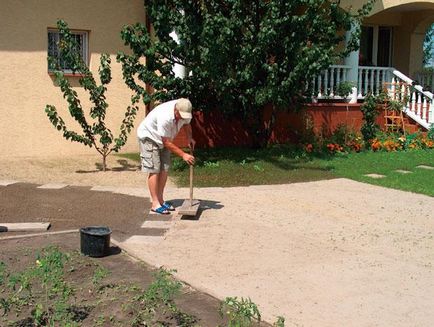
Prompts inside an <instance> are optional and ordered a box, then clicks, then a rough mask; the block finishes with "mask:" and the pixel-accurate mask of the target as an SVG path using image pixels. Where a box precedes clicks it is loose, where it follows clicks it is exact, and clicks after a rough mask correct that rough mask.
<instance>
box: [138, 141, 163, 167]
mask: <svg viewBox="0 0 434 327" xmlns="http://www.w3.org/2000/svg"><path fill="white" fill-rule="evenodd" d="M138 141H139V148H140V162H141V165H142V171H143V172H145V173H152V174H158V173H159V172H160V171H162V170H164V171H169V168H170V151H169V150H168V149H166V148H162V149H160V148H159V147H158V145H157V144H156V143H155V142H154V141H152V140H150V139H148V138H146V139H144V140H141V139H139V140H138Z"/></svg>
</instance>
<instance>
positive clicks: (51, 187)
mask: <svg viewBox="0 0 434 327" xmlns="http://www.w3.org/2000/svg"><path fill="white" fill-rule="evenodd" d="M67 186H68V184H61V183H48V184H44V185H41V186H38V187H37V188H41V189H49V190H60V189H62V188H65V187H67Z"/></svg>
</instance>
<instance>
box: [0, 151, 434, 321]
mask: <svg viewBox="0 0 434 327" xmlns="http://www.w3.org/2000/svg"><path fill="white" fill-rule="evenodd" d="M90 158H91V157H89V158H87V159H83V158H74V160H71V161H70V162H63V161H56V162H57V163H56V162H50V161H49V160H45V159H44V160H40V161H34V160H33V161H31V160H25V161H23V163H21V164H19V163H20V161H19V160H18V161H14V159H3V160H1V158H0V179H19V180H21V181H30V182H43V181H44V182H59V183H73V184H76V185H112V186H116V187H118V188H119V192H125V193H129V194H136V195H138V196H145V195H146V192H145V191H144V190H143V185H144V183H145V177H144V176H143V175H142V174H141V173H140V172H138V171H137V169H136V167H135V166H136V165H135V164H134V163H130V162H122V163H119V162H117V161H116V160H119V159H115V161H114V162H113V161H112V162H111V164H112V165H114V166H116V167H124V169H123V170H122V169H119V170H116V169H115V170H114V171H111V172H109V173H101V172H97V171H96V170H95V165H94V163H95V158H97V157H93V159H90ZM8 160H9V163H8ZM80 160H81V161H80ZM62 164H63V168H62ZM8 165H9V166H10V167H8ZM15 165H17V166H15ZM16 167H18V168H17V169H15V168H16ZM41 167H42V168H41ZM59 167H60V168H59ZM77 167H78V168H77ZM77 171H79V172H77ZM83 171H84V172H83ZM26 172H27V173H28V174H29V175H28V176H27V175H26ZM123 189H124V190H123ZM187 196H188V189H185V188H177V187H175V186H174V185H173V184H169V185H168V189H167V198H171V199H175V200H176V203H178V204H179V203H180V202H182V200H183V199H185V198H186V197H187ZM195 197H196V198H198V199H200V200H201V207H202V211H201V212H200V215H199V217H198V218H199V219H198V220H184V219H182V220H181V219H179V217H177V218H176V219H175V220H174V223H173V224H172V227H171V228H170V229H169V231H168V232H167V233H166V235H165V236H164V238H162V239H161V240H159V241H158V242H154V243H149V242H148V243H147V242H140V241H137V242H126V243H125V244H123V247H124V248H125V249H126V250H127V251H129V252H130V253H131V254H132V255H134V256H136V257H138V258H140V259H143V260H144V261H146V262H148V263H150V264H153V265H156V266H165V267H166V268H170V269H176V270H177V273H176V275H177V276H178V277H179V278H180V279H181V280H183V281H185V282H187V283H189V284H190V285H192V286H193V287H196V288H198V289H200V290H204V291H206V292H208V293H210V294H212V295H215V296H217V297H219V298H221V299H224V298H225V297H227V296H239V297H241V296H242V297H250V298H251V299H252V301H253V302H255V303H256V304H257V305H258V307H259V309H260V311H261V313H262V316H263V318H264V319H265V320H267V321H269V322H274V321H275V320H276V317H277V316H279V315H281V316H284V317H285V318H286V326H321V327H326V326H387V327H389V326H396V327H397V326H426V327H428V326H433V324H434V310H433V308H434V269H433V265H434V238H433V233H434V198H433V197H429V196H425V195H420V194H414V193H409V192H403V191H397V190H392V189H386V188H382V187H377V186H372V185H368V184H363V183H359V182H355V181H351V180H347V179H334V180H328V181H319V182H310V183H298V184H287V185H267V186H251V187H237V188H198V189H195Z"/></svg>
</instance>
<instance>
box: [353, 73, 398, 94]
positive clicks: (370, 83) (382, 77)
mask: <svg viewBox="0 0 434 327" xmlns="http://www.w3.org/2000/svg"><path fill="white" fill-rule="evenodd" d="M358 77H359V78H358V81H357V91H358V93H357V97H358V98H359V99H363V98H364V97H365V96H366V95H367V94H368V93H371V94H373V95H378V94H380V92H381V90H382V88H383V85H384V83H385V82H391V81H392V72H391V70H390V67H370V66H359V74H358Z"/></svg>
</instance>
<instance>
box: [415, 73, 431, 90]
mask: <svg viewBox="0 0 434 327" xmlns="http://www.w3.org/2000/svg"><path fill="white" fill-rule="evenodd" d="M414 79H415V80H416V81H417V83H418V84H419V85H421V86H423V88H424V89H425V91H429V92H431V93H434V70H432V71H423V72H416V73H415V74H414Z"/></svg>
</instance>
